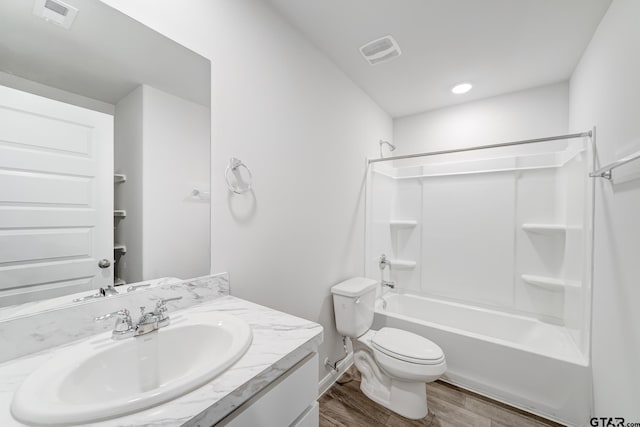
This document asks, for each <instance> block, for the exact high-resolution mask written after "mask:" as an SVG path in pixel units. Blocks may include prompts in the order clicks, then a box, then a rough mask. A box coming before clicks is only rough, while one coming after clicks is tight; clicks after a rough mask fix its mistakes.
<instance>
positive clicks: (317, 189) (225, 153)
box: [105, 0, 392, 377]
mask: <svg viewBox="0 0 640 427" xmlns="http://www.w3.org/2000/svg"><path fill="white" fill-rule="evenodd" d="M105 1H106V3H108V4H111V5H114V6H116V7H118V8H119V9H120V10H122V11H123V12H125V13H127V14H129V15H131V16H132V17H134V18H135V19H138V20H140V21H142V22H143V23H145V24H147V25H149V26H151V27H152V28H154V29H156V30H157V31H160V32H162V33H163V34H165V35H166V36H168V37H171V38H173V39H174V40H176V41H177V42H179V43H182V44H184V45H185V46H186V47H188V48H191V49H194V50H195V51H197V52H198V53H200V54H202V55H204V56H206V57H207V58H210V59H211V60H212V74H213V79H212V163H211V170H212V193H213V194H212V195H213V201H212V234H211V235H212V239H211V240H212V241H211V244H212V257H211V259H212V269H213V270H214V271H225V270H226V271H229V272H230V274H231V286H232V288H231V289H232V294H233V295H236V296H238V297H241V298H246V299H248V300H251V301H255V302H257V303H260V304H265V305H268V306H270V307H274V308H276V309H279V310H283V311H286V312H288V313H292V314H294V315H298V316H301V317H304V318H307V319H310V320H314V321H317V322H319V323H321V324H322V325H323V326H324V327H325V341H324V343H323V345H322V346H321V348H320V353H321V357H320V360H323V358H324V356H325V355H327V356H329V357H331V358H333V359H335V358H336V357H338V356H339V355H340V354H341V351H342V348H341V343H340V340H339V337H338V336H337V333H336V332H335V326H334V323H333V306H332V301H331V297H330V293H329V288H330V287H331V286H332V285H333V284H335V283H337V282H338V281H340V280H343V279H346V278H348V277H350V276H354V275H362V274H363V253H364V182H365V181H364V177H365V174H364V172H365V157H366V156H375V155H376V153H377V150H378V147H377V141H378V140H379V139H381V138H390V137H391V133H392V122H391V118H390V117H389V116H388V115H387V114H386V113H385V112H383V111H382V110H381V109H380V108H379V107H378V106H377V105H376V104H375V103H374V102H373V101H372V100H371V99H370V98H369V97H368V96H367V95H365V94H364V93H363V92H362V91H361V90H360V89H359V88H358V87H356V86H355V85H354V84H353V83H352V82H351V81H350V80H349V79H348V78H347V77H346V76H345V75H344V74H343V73H342V72H341V71H340V70H339V69H338V68H337V67H336V66H335V65H334V64H333V63H331V62H330V61H329V60H328V59H327V58H326V57H325V56H324V55H322V54H321V53H320V52H319V51H318V50H317V49H315V48H314V47H313V46H312V45H311V44H310V43H309V42H307V41H306V40H305V39H304V38H303V37H302V36H301V35H300V34H299V33H298V32H297V31H295V30H294V29H292V28H291V27H290V26H289V25H288V24H287V23H286V22H285V21H284V20H283V19H282V18H281V17H280V16H279V15H277V14H276V13H275V12H274V11H273V10H272V9H271V8H270V7H269V6H268V4H267V3H266V2H263V1H260V0H219V1H208V0H194V1H192V2H189V5H188V6H185V7H183V8H182V9H180V10H179V11H177V10H176V4H177V3H176V2H175V0H105ZM232 156H235V157H238V158H240V159H242V160H243V161H244V162H245V163H246V164H247V165H248V166H249V167H250V168H251V170H252V172H253V178H254V190H255V191H254V192H253V193H252V194H249V195H246V196H244V197H242V196H233V195H231V194H230V193H229V192H228V190H227V188H226V184H225V182H224V175H223V174H224V169H225V167H226V165H227V162H228V159H229V157H232ZM326 373H327V371H326V369H325V368H323V367H320V376H321V377H323V376H324V375H325V374H326Z"/></svg>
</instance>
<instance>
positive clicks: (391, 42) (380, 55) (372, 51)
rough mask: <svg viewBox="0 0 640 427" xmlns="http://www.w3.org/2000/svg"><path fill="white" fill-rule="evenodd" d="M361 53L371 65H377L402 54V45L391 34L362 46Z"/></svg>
mask: <svg viewBox="0 0 640 427" xmlns="http://www.w3.org/2000/svg"><path fill="white" fill-rule="evenodd" d="M360 53H361V54H362V56H364V59H366V60H367V62H369V64H371V65H377V64H380V63H382V62H386V61H389V60H391V59H393V58H395V57H398V56H400V54H401V53H402V52H401V51H400V46H398V42H396V41H395V39H394V38H393V37H391V36H384V37H381V38H379V39H377V40H374V41H371V42H369V43H367V44H365V45H364V46H362V47H361V48H360Z"/></svg>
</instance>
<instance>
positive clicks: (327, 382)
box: [318, 353, 353, 399]
mask: <svg viewBox="0 0 640 427" xmlns="http://www.w3.org/2000/svg"><path fill="white" fill-rule="evenodd" d="M351 365H353V353H349V354H348V355H347V357H346V358H345V359H344V360H343V361H342V362H340V363H339V364H338V372H333V371H331V372H329V373H328V374H327V375H325V376H324V378H322V379H321V380H320V382H319V383H318V390H319V393H318V399H319V398H320V396H322V395H323V394H325V393H326V392H327V390H329V389H330V388H331V386H332V385H334V384H335V382H336V381H337V380H338V379H339V378H340V376H341V375H342V374H344V373H345V372H346V371H347V369H349V368H350V367H351Z"/></svg>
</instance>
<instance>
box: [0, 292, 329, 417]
mask: <svg viewBox="0 0 640 427" xmlns="http://www.w3.org/2000/svg"><path fill="white" fill-rule="evenodd" d="M186 310H188V311H189V312H193V313H203V312H225V313H228V314H232V315H234V316H237V317H239V318H241V319H243V320H245V321H246V322H247V323H248V324H249V325H250V326H251V328H252V330H253V341H252V343H251V346H250V347H249V349H248V350H247V352H246V353H245V354H244V356H242V358H241V359H240V360H238V362H236V363H235V364H234V365H233V366H232V367H231V368H229V369H228V370H227V371H225V372H224V373H222V374H221V375H219V376H218V377H216V378H214V379H213V380H212V381H211V382H209V383H207V384H205V385H204V386H202V387H200V388H198V389H196V390H194V391H192V392H190V393H187V394H185V395H183V396H181V397H178V398H177V399H174V400H172V401H169V402H167V403H164V404H161V405H159V406H156V407H153V408H149V409H147V410H144V411H141V412H137V413H135V414H132V415H127V416H124V417H120V418H114V419H111V420H107V421H101V422H97V423H93V424H87V425H90V426H94V427H106V426H122V427H124V426H167V427H168V426H182V425H185V426H202V427H204V426H207V427H208V426H211V425H213V424H215V423H217V422H218V421H220V420H221V419H223V418H224V417H225V416H227V415H228V414H230V413H231V412H233V410H234V409H236V408H237V407H238V406H240V405H241V404H243V403H244V402H246V401H247V400H249V399H250V398H251V397H252V396H254V395H255V394H256V393H258V392H259V391H260V390H262V389H263V388H264V387H266V386H267V385H268V384H270V383H271V382H272V381H273V380H275V379H276V378H278V377H279V376H280V375H281V374H282V373H284V372H285V371H287V370H288V369H290V368H291V367H292V366H294V365H295V364H296V363H297V362H299V361H300V360H302V359H303V358H304V357H305V356H306V355H308V354H309V353H311V352H314V351H316V349H317V347H318V345H319V344H320V343H321V342H322V326H320V325H318V324H317V323H313V322H310V321H308V320H304V319H301V318H298V317H295V316H291V315H289V314H285V313H282V312H279V311H276V310H273V309H270V308H267V307H263V306H260V305H257V304H253V303H251V302H248V301H245V300H242V299H239V298H235V297H232V296H225V297H221V298H217V299H214V300H212V301H210V302H206V303H203V304H200V305H197V306H194V307H192V308H187V309H185V311H186ZM182 311H183V310H178V311H175V312H173V313H171V315H172V316H179V315H180V313H181V312H182ZM110 335H111V334H110V333H109V332H107V333H101V334H99V335H94V336H92V337H89V338H85V339H84V340H92V341H96V342H99V341H100V340H109V339H111V338H110ZM75 343H77V341H76V342H75ZM75 343H70V344H67V345H65V346H61V347H55V348H51V349H48V350H44V351H41V352H38V353H34V354H30V355H27V356H23V357H20V358H18V359H13V360H10V361H7V362H4V363H2V364H0V426H3V427H11V426H24V425H25V424H22V423H20V422H18V421H16V420H15V419H14V418H13V417H12V416H11V413H10V405H11V400H12V398H13V394H14V392H15V391H16V390H17V388H18V386H19V385H20V384H21V383H22V381H23V380H24V379H25V378H26V377H27V376H28V375H29V374H30V373H31V372H33V371H34V370H35V369H37V368H38V367H39V366H40V365H42V364H43V363H44V362H46V361H47V360H49V358H51V357H52V355H53V353H55V351H56V350H57V349H60V348H62V347H67V346H69V345H73V344H75Z"/></svg>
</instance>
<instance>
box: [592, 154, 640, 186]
mask: <svg viewBox="0 0 640 427" xmlns="http://www.w3.org/2000/svg"><path fill="white" fill-rule="evenodd" d="M637 159H640V151H636V152H635V153H633V154H629V155H628V156H625V157H623V158H621V159H620V160H617V161H615V162H612V163H609V164H608V165H606V166H604V167H601V168H600V169H598V170H596V171H594V172H591V173H590V174H589V176H590V177H591V178H605V179H608V180H611V178H612V175H611V171H612V170H614V169H615V168H617V167H620V166H622V165H626V164H627V163H629V162H632V161H634V160H637Z"/></svg>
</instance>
